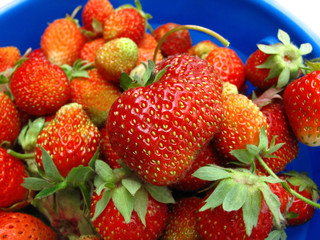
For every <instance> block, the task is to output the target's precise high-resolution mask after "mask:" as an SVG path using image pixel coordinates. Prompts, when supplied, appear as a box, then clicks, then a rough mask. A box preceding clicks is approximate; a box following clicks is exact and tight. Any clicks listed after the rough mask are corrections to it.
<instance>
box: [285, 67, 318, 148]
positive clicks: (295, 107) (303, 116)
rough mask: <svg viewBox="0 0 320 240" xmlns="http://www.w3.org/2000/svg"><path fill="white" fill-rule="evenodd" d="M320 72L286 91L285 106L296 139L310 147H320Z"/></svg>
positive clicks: (297, 80)
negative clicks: (319, 110)
mask: <svg viewBox="0 0 320 240" xmlns="http://www.w3.org/2000/svg"><path fill="white" fill-rule="evenodd" d="M319 98H320V71H319V70H317V71H313V72H311V73H308V74H306V75H304V76H303V77H301V78H299V79H296V80H295V81H293V82H292V83H290V84H289V85H288V86H287V87H286V88H285V90H284V94H283V104H284V109H285V112H286V114H287V117H288V119H289V123H290V125H291V128H292V130H293V132H294V134H295V135H296V137H297V138H298V139H299V140H300V141H301V142H302V143H303V144H306V145H309V146H320V121H319V112H318V109H319V108H320V102H319Z"/></svg>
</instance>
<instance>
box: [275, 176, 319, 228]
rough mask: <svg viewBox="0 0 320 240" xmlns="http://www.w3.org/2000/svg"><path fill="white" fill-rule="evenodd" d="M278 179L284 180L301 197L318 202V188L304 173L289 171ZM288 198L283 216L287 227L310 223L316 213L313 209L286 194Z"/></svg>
mask: <svg viewBox="0 0 320 240" xmlns="http://www.w3.org/2000/svg"><path fill="white" fill-rule="evenodd" d="M280 177H281V178H283V179H285V180H286V181H287V183H288V184H289V186H290V187H291V188H292V189H294V190H295V191H296V192H298V193H299V194H300V195H302V196H303V197H305V198H307V199H310V200H311V201H313V202H317V201H318V200H319V189H318V186H317V184H316V183H315V182H313V180H312V179H311V178H309V177H308V175H307V174H306V173H298V172H296V171H289V172H284V173H282V174H281V175H280ZM288 196H289V203H288V205H287V209H286V215H285V218H286V220H287V223H286V224H287V225H288V226H298V225H302V224H304V223H306V222H308V221H310V220H311V219H312V217H313V215H314V213H315V211H316V209H315V207H313V206H311V205H310V204H308V203H306V202H305V201H303V200H301V199H300V198H297V197H295V196H293V195H292V194H288Z"/></svg>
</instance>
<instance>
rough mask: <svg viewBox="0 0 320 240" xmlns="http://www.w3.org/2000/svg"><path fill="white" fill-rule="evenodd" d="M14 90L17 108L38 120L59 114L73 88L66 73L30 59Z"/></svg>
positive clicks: (12, 85)
mask: <svg viewBox="0 0 320 240" xmlns="http://www.w3.org/2000/svg"><path fill="white" fill-rule="evenodd" d="M10 89H11V91H12V94H13V96H14V99H15V103H16V105H17V107H18V108H19V109H21V110H22V111H24V112H26V113H28V114H30V115H35V116H43V115H47V114H52V113H55V112H56V111H57V110H58V109H59V108H60V107H61V106H63V105H64V104H65V103H67V102H68V101H69V98H70V86H69V82H68V78H67V76H66V74H65V73H64V71H63V70H62V69H61V68H60V67H59V66H57V65H55V64H52V63H50V62H49V61H46V60H43V59H39V58H31V59H28V60H26V61H25V62H24V63H23V64H22V65H21V66H20V67H18V68H17V70H16V71H15V72H14V73H13V75H12V78H11V82H10Z"/></svg>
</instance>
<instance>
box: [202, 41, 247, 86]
mask: <svg viewBox="0 0 320 240" xmlns="http://www.w3.org/2000/svg"><path fill="white" fill-rule="evenodd" d="M206 60H207V61H208V62H209V63H210V64H212V65H213V69H214V71H216V72H217V74H218V75H219V77H220V79H221V80H222V81H225V82H230V83H232V84H234V85H236V86H237V88H238V89H239V90H240V89H241V87H242V85H243V83H244V81H245V74H244V64H243V62H242V61H241V59H240V57H239V56H238V55H237V53H236V52H235V51H234V50H232V49H231V48H226V47H216V48H214V49H213V50H212V51H211V52H210V53H209V54H208V56H207V57H206Z"/></svg>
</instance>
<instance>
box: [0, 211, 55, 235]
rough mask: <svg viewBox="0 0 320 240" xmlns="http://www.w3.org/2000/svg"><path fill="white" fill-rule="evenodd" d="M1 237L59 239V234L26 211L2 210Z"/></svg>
mask: <svg viewBox="0 0 320 240" xmlns="http://www.w3.org/2000/svg"><path fill="white" fill-rule="evenodd" d="M0 238H1V239H15V240H25V239H41V240H57V239H58V237H57V234H56V233H55V232H54V231H53V230H52V229H51V228H50V227H48V226H47V225H46V224H45V223H44V222H42V221H41V220H40V219H38V218H36V217H34V216H32V215H29V214H25V213H19V212H0Z"/></svg>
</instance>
